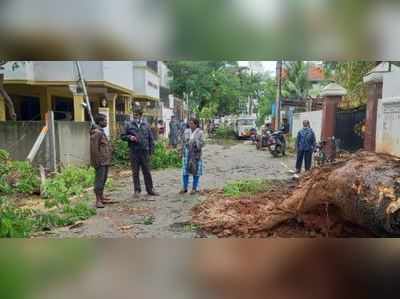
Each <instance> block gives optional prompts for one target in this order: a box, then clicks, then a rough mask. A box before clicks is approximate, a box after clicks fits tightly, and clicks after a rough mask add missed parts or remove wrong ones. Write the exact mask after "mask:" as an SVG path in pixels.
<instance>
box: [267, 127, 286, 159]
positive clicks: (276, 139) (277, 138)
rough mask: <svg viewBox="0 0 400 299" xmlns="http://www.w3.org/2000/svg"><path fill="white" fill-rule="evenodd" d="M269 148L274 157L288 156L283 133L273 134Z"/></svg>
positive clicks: (270, 137) (269, 139)
mask: <svg viewBox="0 0 400 299" xmlns="http://www.w3.org/2000/svg"><path fill="white" fill-rule="evenodd" d="M267 147H268V149H269V152H270V153H271V155H272V156H274V157H278V156H279V155H282V156H285V155H286V140H285V136H284V135H283V133H282V131H275V132H273V133H272V134H271V135H270V136H269V138H268V141H267Z"/></svg>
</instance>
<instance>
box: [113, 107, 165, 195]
mask: <svg viewBox="0 0 400 299" xmlns="http://www.w3.org/2000/svg"><path fill="white" fill-rule="evenodd" d="M121 139H122V140H124V141H127V142H128V144H129V148H130V160H131V166H132V177H133V185H134V188H135V197H137V196H139V194H140V193H141V186H140V179H139V172H140V169H142V172H143V177H144V183H145V186H146V191H147V194H148V195H150V196H158V193H156V192H155V191H154V189H153V179H152V177H151V173H150V156H151V155H152V154H153V152H154V138H153V134H152V132H151V128H150V126H149V125H148V124H147V123H146V122H145V121H144V120H143V110H142V108H141V107H140V106H139V105H134V106H133V120H132V121H128V122H126V123H125V126H124V129H123V132H122V134H121Z"/></svg>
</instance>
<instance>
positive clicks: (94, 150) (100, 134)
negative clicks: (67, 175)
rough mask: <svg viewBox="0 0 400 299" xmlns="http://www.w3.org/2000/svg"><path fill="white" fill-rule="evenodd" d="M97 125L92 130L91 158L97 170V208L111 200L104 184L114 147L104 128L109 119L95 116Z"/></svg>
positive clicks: (100, 115) (95, 187) (102, 206)
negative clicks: (106, 195) (106, 194)
mask: <svg viewBox="0 0 400 299" xmlns="http://www.w3.org/2000/svg"><path fill="white" fill-rule="evenodd" d="M95 122H96V125H97V126H96V127H95V128H93V129H92V130H91V132H90V160H91V164H92V166H93V167H94V169H95V171H96V177H95V183H94V193H95V194H96V208H104V204H105V203H108V202H110V201H111V200H110V199H108V198H105V197H104V186H105V184H106V181H107V176H108V168H109V166H110V165H111V159H112V147H111V144H110V141H109V140H108V138H107V136H106V134H105V132H104V128H106V127H107V119H106V116H105V115H103V114H99V115H97V116H96V118H95Z"/></svg>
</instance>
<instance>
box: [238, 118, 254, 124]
mask: <svg viewBox="0 0 400 299" xmlns="http://www.w3.org/2000/svg"><path fill="white" fill-rule="evenodd" d="M238 125H239V126H254V125H255V121H254V120H253V119H240V120H238Z"/></svg>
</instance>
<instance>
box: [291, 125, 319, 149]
mask: <svg viewBox="0 0 400 299" xmlns="http://www.w3.org/2000/svg"><path fill="white" fill-rule="evenodd" d="M315 143H316V141H315V134H314V131H313V130H312V129H311V128H303V129H301V130H300V132H299V133H298V134H297V140H296V146H297V150H298V151H313V150H314V148H315Z"/></svg>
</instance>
